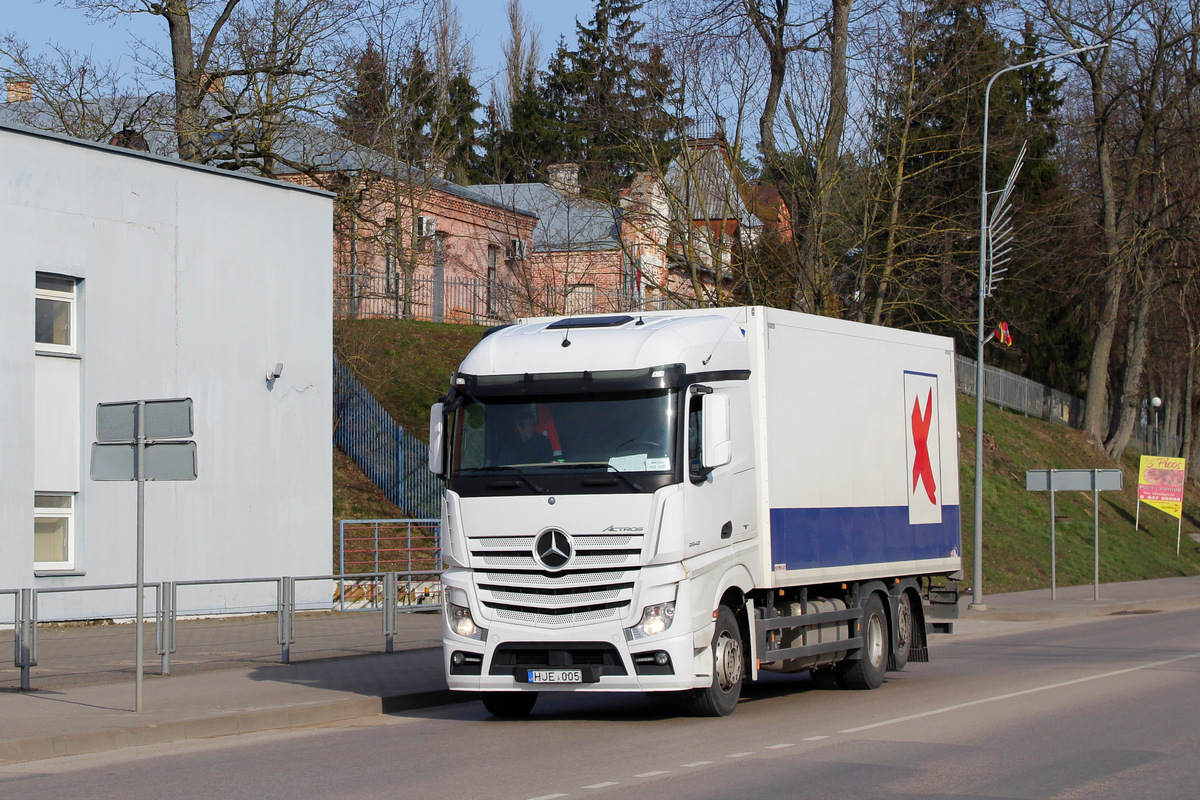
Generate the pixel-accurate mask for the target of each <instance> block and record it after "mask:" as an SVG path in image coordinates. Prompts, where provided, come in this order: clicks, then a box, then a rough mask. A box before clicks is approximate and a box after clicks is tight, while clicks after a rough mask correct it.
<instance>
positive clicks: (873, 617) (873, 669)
mask: <svg viewBox="0 0 1200 800" xmlns="http://www.w3.org/2000/svg"><path fill="white" fill-rule="evenodd" d="M859 630H860V631H861V634H860V635H861V636H862V640H863V645H862V648H861V649H860V650H859V657H858V658H857V659H855V660H854V661H843V662H842V663H841V664H839V665H838V670H839V671H840V672H841V675H842V685H843V686H845V687H846V688H847V689H878V688H879V687H880V686H881V685H882V684H883V673H884V671H885V670H886V669H887V657H888V641H889V640H888V623H887V615H886V614H885V613H884V611H883V603H882V602H880V600H879V595H878V594H876V593H875V592H872V593H871V596H870V597H869V598H867V603H866V605H864V606H863V615H862V619H860V620H859Z"/></svg>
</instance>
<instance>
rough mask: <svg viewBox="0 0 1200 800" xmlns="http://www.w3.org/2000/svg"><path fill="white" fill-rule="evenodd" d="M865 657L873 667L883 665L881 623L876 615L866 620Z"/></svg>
mask: <svg viewBox="0 0 1200 800" xmlns="http://www.w3.org/2000/svg"><path fill="white" fill-rule="evenodd" d="M867 657H868V658H869V659H870V662H871V664H873V665H879V664H881V663H883V622H882V620H880V619H879V616H878V615H876V614H872V615H871V618H870V619H868V620H867Z"/></svg>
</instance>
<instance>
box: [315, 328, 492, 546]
mask: <svg viewBox="0 0 1200 800" xmlns="http://www.w3.org/2000/svg"><path fill="white" fill-rule="evenodd" d="M484 330H485V328H482V327H478V326H475V325H451V324H447V323H436V322H415V321H411V320H337V321H336V322H335V323H334V327H333V339H334V347H335V348H336V349H337V352H338V357H339V358H341V359H342V360H343V361H344V362H345V363H347V364H349V365H350V366H351V367H352V368H353V369H354V371H355V373H357V375H358V377H359V379H360V380H361V381H362V382H363V383H364V384H365V385H366V387H367V389H368V390H370V392H371V393H372V394H373V395H375V397H376V398H377V399H378V400H379V402H380V403H382V404H383V406H384V408H386V409H387V410H388V413H390V414H391V415H392V417H393V418H394V419H395V420H396V421H397V422H399V423H400V425H401V427H403V428H404V430H406V431H408V432H409V433H411V434H412V435H414V436H416V437H418V438H420V439H422V440H428V438H429V431H428V426H429V407H430V406H431V405H433V404H434V403H435V402H437V399H438V398H439V397H441V396H442V395H444V394H445V393H446V390H447V389H449V388H450V374H451V373H452V372H454V370H455V369H457V368H458V365H459V364H460V363H461V362H462V360H463V357H464V356H466V354H467V352H468V351H470V349H471V348H472V347H474V346H475V345H476V344H477V343H478V342H479V340H480V338H481V337H482V336H483V332H484ZM402 516H403V514H402V513H401V511H400V509H399V508H397V507H396V506H395V505H393V504H392V503H391V502H389V501H388V499H387V497H385V496H384V494H383V492H382V491H380V490H379V487H377V486H375V484H373V483H371V481H369V480H368V479H367V478H366V476H365V475H363V473H362V472H361V471H360V470H359V469H358V467H357V466H355V464H354V462H353V461H351V460H350V459H349V458H348V457H347V456H346V455H345V454H343V453H342V452H341V451H340V450H338V449H337V448H334V457H333V517H334V522H333V529H334V535H335V537H336V535H337V528H338V521H339V520H343V519H396V518H399V517H402ZM335 546H336V543H335Z"/></svg>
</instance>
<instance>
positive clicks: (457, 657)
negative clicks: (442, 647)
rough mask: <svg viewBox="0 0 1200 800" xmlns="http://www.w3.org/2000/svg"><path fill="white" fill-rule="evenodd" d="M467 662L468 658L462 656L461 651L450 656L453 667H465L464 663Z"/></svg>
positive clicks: (456, 651)
mask: <svg viewBox="0 0 1200 800" xmlns="http://www.w3.org/2000/svg"><path fill="white" fill-rule="evenodd" d="M466 660H467V657H466V656H464V655H463V654H462V652H461V651H459V650H455V651H454V652H453V653H452V654H451V655H450V663H451V664H453V665H454V666H456V667H461V666H462V665H463V662H465V661H466Z"/></svg>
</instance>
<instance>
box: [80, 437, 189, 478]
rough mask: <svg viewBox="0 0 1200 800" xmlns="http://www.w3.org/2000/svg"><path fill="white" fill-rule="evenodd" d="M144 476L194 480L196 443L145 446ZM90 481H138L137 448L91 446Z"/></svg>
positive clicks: (123, 445) (110, 445)
mask: <svg viewBox="0 0 1200 800" xmlns="http://www.w3.org/2000/svg"><path fill="white" fill-rule="evenodd" d="M145 473H146V475H145V477H146V480H148V481H194V480H196V443H195V442H155V443H153V444H147V445H146V468H145ZM92 480H94V481H135V480H137V445H136V444H129V443H127V442H121V443H117V444H100V443H95V444H93V445H92Z"/></svg>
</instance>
